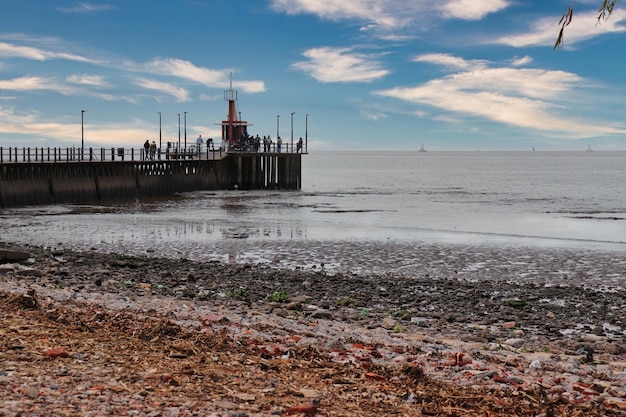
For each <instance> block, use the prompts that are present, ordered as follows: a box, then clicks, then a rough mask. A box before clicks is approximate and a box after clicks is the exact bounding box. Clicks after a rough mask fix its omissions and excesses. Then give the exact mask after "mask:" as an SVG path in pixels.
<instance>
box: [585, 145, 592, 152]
mask: <svg viewBox="0 0 626 417" xmlns="http://www.w3.org/2000/svg"><path fill="white" fill-rule="evenodd" d="M586 152H593V149H591V144H588V145H587V151H586Z"/></svg>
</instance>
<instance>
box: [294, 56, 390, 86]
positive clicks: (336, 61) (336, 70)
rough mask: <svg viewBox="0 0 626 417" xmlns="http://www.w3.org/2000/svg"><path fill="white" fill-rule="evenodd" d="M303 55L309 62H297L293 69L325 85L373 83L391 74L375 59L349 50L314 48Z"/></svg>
mask: <svg viewBox="0 0 626 417" xmlns="http://www.w3.org/2000/svg"><path fill="white" fill-rule="evenodd" d="M302 55H304V56H305V57H306V58H308V60H307V61H300V62H296V63H295V64H293V65H292V68H295V69H297V70H300V71H303V72H305V73H308V74H309V75H310V76H311V77H313V78H315V79H316V80H318V81H320V82H323V83H331V82H344V83H345V82H371V81H374V80H376V79H378V78H382V77H384V76H385V75H387V74H389V71H388V70H386V69H383V68H382V64H380V63H379V62H378V61H376V59H375V58H374V57H372V56H369V55H366V54H359V53H355V52H352V50H351V49H349V48H331V47H320V48H312V49H309V50H307V51H305V52H304V53H303V54H302Z"/></svg>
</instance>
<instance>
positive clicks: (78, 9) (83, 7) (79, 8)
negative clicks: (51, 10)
mask: <svg viewBox="0 0 626 417" xmlns="http://www.w3.org/2000/svg"><path fill="white" fill-rule="evenodd" d="M112 9H115V6H113V5H110V4H93V3H77V4H76V5H75V6H72V7H58V8H57V10H58V11H60V12H62V13H94V12H101V11H106V10H112Z"/></svg>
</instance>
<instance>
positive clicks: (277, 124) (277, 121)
mask: <svg viewBox="0 0 626 417" xmlns="http://www.w3.org/2000/svg"><path fill="white" fill-rule="evenodd" d="M279 136H280V114H278V115H276V140H278V137H279Z"/></svg>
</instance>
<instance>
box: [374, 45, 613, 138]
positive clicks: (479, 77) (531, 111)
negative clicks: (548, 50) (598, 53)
mask: <svg viewBox="0 0 626 417" xmlns="http://www.w3.org/2000/svg"><path fill="white" fill-rule="evenodd" d="M425 57H433V55H426V56H425ZM451 58H453V57H448V58H446V59H441V60H440V62H441V63H444V64H445V63H449V62H452V63H453V64H455V66H456V67H457V68H459V69H460V70H461V71H459V72H456V73H454V74H451V75H448V76H446V77H443V78H440V79H435V80H431V81H429V82H426V83H424V84H421V85H417V86H413V87H396V88H391V89H388V90H382V91H377V92H375V94H378V95H381V96H386V97H393V98H397V99H399V100H403V101H406V102H409V103H414V104H422V105H428V106H432V107H435V108H438V109H440V110H443V111H445V112H449V113H453V114H455V113H456V114H458V115H466V116H473V117H481V118H484V119H487V120H491V121H495V122H499V123H504V124H507V125H511V126H518V127H522V128H532V129H537V130H543V131H552V132H567V133H568V134H570V135H571V136H573V137H590V136H597V135H598V134H612V133H618V132H620V133H623V132H624V129H620V128H615V127H612V126H608V125H597V124H592V123H586V122H584V121H579V120H575V119H574V118H573V117H568V116H562V115H560V114H559V112H558V111H559V110H560V107H561V106H560V103H561V102H560V100H567V98H568V93H570V92H571V91H572V90H573V89H574V88H580V87H584V86H585V82H586V81H585V80H584V79H582V78H581V77H579V76H577V75H576V74H573V73H569V72H564V71H548V70H539V69H518V68H508V67H503V68H490V67H487V66H477V67H474V68H469V69H468V70H464V69H463V68H462V65H459V62H463V60H459V59H457V60H454V59H451ZM416 60H417V61H420V60H419V59H416ZM422 61H424V62H434V60H432V59H430V60H429V59H424V60H422Z"/></svg>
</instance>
